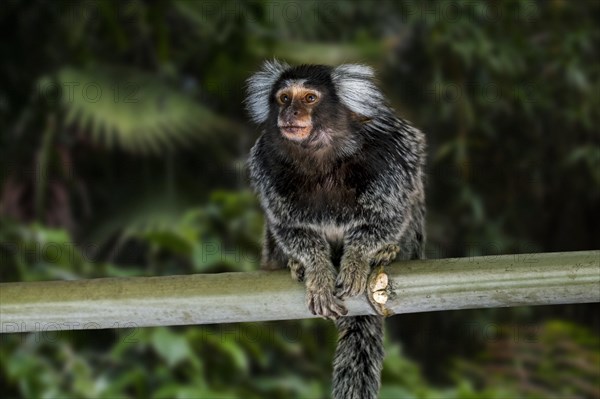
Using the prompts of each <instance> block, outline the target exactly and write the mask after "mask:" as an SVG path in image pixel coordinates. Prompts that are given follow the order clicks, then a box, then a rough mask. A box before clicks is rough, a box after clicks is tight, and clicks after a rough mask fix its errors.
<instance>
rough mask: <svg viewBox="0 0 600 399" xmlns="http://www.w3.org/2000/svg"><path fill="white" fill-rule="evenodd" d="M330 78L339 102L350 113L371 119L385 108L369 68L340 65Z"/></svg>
mask: <svg viewBox="0 0 600 399" xmlns="http://www.w3.org/2000/svg"><path fill="white" fill-rule="evenodd" d="M331 78H332V80H333V83H334V85H335V87H336V89H337V93H338V96H339V97H340V100H341V101H342V103H343V104H344V105H345V106H346V107H348V108H349V109H350V111H352V112H354V113H357V114H359V115H363V116H366V117H368V118H372V117H374V116H375V115H377V113H378V112H380V110H381V107H385V99H384V97H383V94H381V92H380V91H379V89H378V88H377V86H376V85H375V82H374V79H375V73H374V72H373V69H372V68H371V67H369V66H366V65H358V64H344V65H340V66H338V67H336V68H334V69H333V72H332V73H331Z"/></svg>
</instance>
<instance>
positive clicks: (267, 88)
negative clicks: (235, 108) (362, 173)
mask: <svg viewBox="0 0 600 399" xmlns="http://www.w3.org/2000/svg"><path fill="white" fill-rule="evenodd" d="M383 103H384V99H383V95H382V94H381V92H380V91H379V90H378V89H377V87H376V86H375V84H374V82H373V70H372V69H371V68H369V67H367V66H363V65H354V64H346V65H340V66H338V67H330V66H324V65H300V66H294V67H290V66H289V65H287V64H283V63H280V62H277V61H272V62H265V64H264V65H263V68H262V69H261V70H260V71H259V72H257V73H256V74H254V75H253V76H252V77H250V79H248V97H247V98H246V105H247V108H248V111H249V113H250V116H251V117H252V119H253V120H254V121H255V122H257V123H259V124H263V125H265V126H266V127H267V128H272V129H277V131H278V132H279V133H280V134H281V136H282V137H283V138H285V139H286V140H288V141H290V142H293V143H298V144H301V145H303V146H311V145H314V146H318V147H323V146H328V145H330V144H334V145H335V143H336V142H338V144H339V143H341V142H348V141H349V140H355V139H356V137H351V136H352V134H351V133H352V132H351V130H353V128H352V127H351V126H352V124H357V123H364V122H365V121H367V120H369V119H371V118H373V117H375V116H376V115H377V113H378V112H381V108H382V107H383V106H384V104H383Z"/></svg>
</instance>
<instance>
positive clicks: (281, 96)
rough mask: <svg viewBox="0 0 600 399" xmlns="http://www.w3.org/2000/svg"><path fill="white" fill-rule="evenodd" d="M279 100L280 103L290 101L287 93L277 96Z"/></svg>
mask: <svg viewBox="0 0 600 399" xmlns="http://www.w3.org/2000/svg"><path fill="white" fill-rule="evenodd" d="M279 101H280V102H281V103H282V104H287V103H289V102H290V96H288V95H287V94H282V95H280V96H279Z"/></svg>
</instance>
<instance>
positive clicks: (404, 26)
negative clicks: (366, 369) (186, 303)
mask: <svg viewBox="0 0 600 399" xmlns="http://www.w3.org/2000/svg"><path fill="white" fill-rule="evenodd" d="M598 15H600V2H597V1H594V0H584V1H578V2H573V1H571V2H569V1H564V0H547V1H546V0H539V1H533V0H506V1H495V2H477V1H472V0H456V1H439V2H438V1H405V2H397V1H371V0H365V1H358V0H357V1H350V0H347V1H327V2H318V1H301V2H300V1H283V0H282V1H248V2H243V1H222V2H218V1H195V0H164V1H152V2H150V1H142V0H128V1H122V2H120V1H110V0H106V1H101V0H97V1H96V0H91V1H86V0H83V1H80V2H73V1H67V0H64V1H62V0H61V1H58V0H57V1H44V0H34V1H18V0H7V1H4V2H2V4H1V5H0V25H1V26H3V27H4V28H5V31H6V32H10V33H9V35H8V36H4V38H3V40H2V41H1V42H0V57H1V58H2V61H1V62H0V82H1V84H0V133H1V135H0V170H1V171H2V174H1V178H2V181H1V189H2V192H1V194H0V216H1V219H0V261H1V262H2V265H1V267H0V281H2V282H9V281H36V280H51V279H78V278H95V277H106V276H154V275H171V274H187V273H212V272H222V271H247V270H254V269H255V268H256V267H257V259H258V254H259V251H260V236H261V224H262V215H261V212H260V210H259V208H258V206H257V203H256V200H255V199H254V197H253V195H252V194H251V193H250V192H249V190H248V185H247V182H246V177H245V171H244V167H243V165H244V159H245V157H246V154H247V152H248V149H249V148H250V146H251V145H252V143H253V142H254V140H255V139H256V137H257V136H258V134H259V132H258V131H257V129H256V128H255V127H253V126H251V125H250V124H249V123H248V122H247V116H246V115H245V113H244V110H243V105H242V100H243V95H244V94H243V86H244V80H245V79H246V78H247V77H248V76H249V75H250V74H251V73H252V72H253V71H255V70H256V69H257V68H258V67H259V65H260V64H261V63H262V61H263V60H265V59H271V58H274V57H275V58H280V59H284V60H286V61H288V62H290V63H327V64H339V63H344V62H361V63H367V64H370V65H372V66H373V67H375V69H376V70H377V71H378V75H379V78H380V80H381V86H382V88H383V90H384V91H385V93H386V95H387V96H388V97H389V98H390V99H391V101H392V103H393V105H394V106H395V108H396V109H397V110H398V113H399V114H401V115H402V116H404V117H405V118H407V119H409V120H411V121H412V122H413V123H414V124H415V125H416V126H418V127H419V128H421V129H422V130H424V131H425V132H426V134H427V137H428V142H429V160H428V183H427V193H428V211H429V215H428V240H429V242H428V249H427V253H428V256H429V257H432V258H443V257H449V256H474V255H481V254H501V253H520V252H551V251H568V250H584V249H598V248H599V245H598V244H599V241H598V237H600V223H599V222H600V207H598V203H600V145H599V144H600V135H599V132H598V126H600V112H599V110H600V65H599V63H598V61H597V57H598V51H599V49H600V29H599V27H598V24H597V22H596V18H595V17H596V16H598ZM597 311H598V306H597V304H594V305H571V306H554V307H539V308H517V309H494V310H473V311H460V312H439V313H431V314H419V315H404V316H396V317H394V318H392V319H390V320H389V321H388V325H387V326H388V334H387V338H386V339H387V342H386V351H387V358H386V363H385V369H384V374H383V382H384V384H383V388H382V393H381V397H382V398H485V397H489V398H507V397H511V398H512V397H561V398H565V397H600V387H599V380H600V369H599V366H598V365H599V364H600V344H599V338H598V332H599V330H600V320H599V318H598V313H597ZM122 327H123V326H122ZM125 327H130V328H127V329H114V330H103V331H92V330H90V331H63V332H59V333H49V332H46V333H36V334H3V335H1V336H0V343H1V347H0V387H1V390H2V392H3V393H4V394H5V395H6V397H22V398H38V397H44V398H58V397H60V398H68V397H73V398H146V397H153V398H163V397H164V398H171V397H176V398H322V397H326V396H327V395H328V391H329V387H328V383H329V374H330V367H331V366H330V363H331V357H332V354H333V349H334V345H335V331H334V329H333V327H332V325H331V324H330V323H328V322H326V321H322V320H303V321H294V322H291V321H289V322H277V323H275V322H273V323H248V324H236V325H219V326H190V327H177V328H147V329H139V328H135V326H125ZM66 329H67V330H68V328H66Z"/></svg>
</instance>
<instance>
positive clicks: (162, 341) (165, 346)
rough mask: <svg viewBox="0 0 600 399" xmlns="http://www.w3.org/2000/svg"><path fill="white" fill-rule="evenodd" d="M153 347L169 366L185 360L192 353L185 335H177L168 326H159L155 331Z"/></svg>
mask: <svg viewBox="0 0 600 399" xmlns="http://www.w3.org/2000/svg"><path fill="white" fill-rule="evenodd" d="M152 347H153V348H154V350H155V351H156V352H157V353H158V354H159V355H160V356H161V357H162V358H163V359H164V360H165V361H166V362H167V364H168V365H169V367H173V366H175V365H176V364H177V363H179V362H181V361H183V360H185V359H186V358H187V357H188V356H190V354H191V353H192V349H191V348H190V346H189V344H188V341H187V340H186V339H185V337H183V336H180V335H177V334H175V333H173V332H172V331H171V330H169V329H167V328H157V329H156V330H155V331H154V334H153V335H152Z"/></svg>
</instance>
